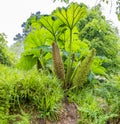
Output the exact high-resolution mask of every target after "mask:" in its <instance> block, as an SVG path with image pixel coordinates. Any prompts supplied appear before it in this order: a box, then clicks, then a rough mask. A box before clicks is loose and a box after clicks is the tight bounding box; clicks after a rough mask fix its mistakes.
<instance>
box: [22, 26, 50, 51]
mask: <svg viewBox="0 0 120 124" xmlns="http://www.w3.org/2000/svg"><path fill="white" fill-rule="evenodd" d="M50 41H52V40H51V35H50V33H49V32H48V31H46V30H45V29H44V28H40V29H38V30H33V31H32V32H31V33H29V35H28V36H27V37H26V39H25V41H24V49H25V50H29V49H31V48H36V47H38V46H41V45H45V44H51V42H50Z"/></svg>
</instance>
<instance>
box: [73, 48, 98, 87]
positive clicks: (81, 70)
mask: <svg viewBox="0 0 120 124" xmlns="http://www.w3.org/2000/svg"><path fill="white" fill-rule="evenodd" d="M95 54H96V50H95V49H92V51H91V53H90V54H89V56H87V57H86V58H85V59H84V60H83V61H82V63H81V64H80V65H78V68H77V69H76V73H75V74H74V75H75V76H74V77H73V85H74V86H75V87H76V88H79V87H82V86H83V85H84V84H85V83H86V82H87V81H88V75H89V73H90V70H91V66H92V62H93V58H94V56H95Z"/></svg>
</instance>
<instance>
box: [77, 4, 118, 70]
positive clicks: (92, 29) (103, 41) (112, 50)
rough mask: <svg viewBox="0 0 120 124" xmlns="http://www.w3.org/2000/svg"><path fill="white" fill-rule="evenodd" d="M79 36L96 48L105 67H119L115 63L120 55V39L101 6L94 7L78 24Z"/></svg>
mask: <svg viewBox="0 0 120 124" xmlns="http://www.w3.org/2000/svg"><path fill="white" fill-rule="evenodd" d="M78 30H79V38H80V39H81V40H83V39H85V41H87V43H88V45H89V47H90V48H95V49H96V51H97V56H100V57H101V59H102V60H104V61H103V64H102V65H103V67H105V68H108V66H109V69H108V70H110V71H111V68H112V67H113V66H114V67H116V68H118V65H119V64H117V63H115V60H116V58H117V57H118V52H119V50H120V47H119V39H118V36H117V34H116V32H115V29H114V28H113V27H112V25H111V24H110V23H109V22H107V21H106V20H105V17H104V16H102V13H101V10H100V6H99V5H98V6H96V7H93V8H92V9H91V10H89V11H88V15H87V17H86V18H85V19H83V20H81V21H80V22H79V24H78Z"/></svg>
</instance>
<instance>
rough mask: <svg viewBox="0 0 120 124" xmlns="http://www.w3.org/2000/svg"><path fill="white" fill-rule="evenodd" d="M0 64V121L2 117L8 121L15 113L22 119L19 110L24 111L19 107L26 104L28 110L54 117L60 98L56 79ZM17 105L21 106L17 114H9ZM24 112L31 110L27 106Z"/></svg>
mask: <svg viewBox="0 0 120 124" xmlns="http://www.w3.org/2000/svg"><path fill="white" fill-rule="evenodd" d="M0 68H1V72H0V104H1V106H0V117H2V118H0V123H2V122H4V121H5V122H6V124H7V123H8V121H10V122H11V121H12V120H14V119H15V117H16V116H17V117H20V118H21V119H23V122H25V118H23V117H22V116H20V115H19V114H21V115H23V116H24V115H25V113H24V111H23V110H22V109H23V108H25V106H26V105H27V106H31V110H32V108H34V109H36V110H37V112H38V118H39V117H40V118H49V119H51V118H52V119H56V118H57V114H58V113H59V109H60V105H61V102H60V101H61V100H62V98H63V91H62V89H61V86H60V83H59V81H58V79H56V78H55V77H51V75H49V74H48V73H45V72H39V73H38V72H37V71H35V70H31V71H29V72H26V71H25V72H24V71H19V70H17V69H13V68H8V67H4V66H2V65H0ZM13 75H14V76H13ZM16 109H20V111H18V115H16V116H15V115H11V114H10V113H11V112H14V111H15V110H16ZM11 110H12V111H11ZM31 110H30V111H31ZM21 112H22V113H21ZM27 112H28V114H31V113H29V110H28V111H27ZM9 114H10V115H9ZM21 119H20V120H21ZM26 121H27V120H26ZM21 123H22V122H21Z"/></svg>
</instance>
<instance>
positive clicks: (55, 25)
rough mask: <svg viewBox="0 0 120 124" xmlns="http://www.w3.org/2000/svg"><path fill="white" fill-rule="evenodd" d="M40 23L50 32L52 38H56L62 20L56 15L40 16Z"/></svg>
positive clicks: (59, 31)
mask: <svg viewBox="0 0 120 124" xmlns="http://www.w3.org/2000/svg"><path fill="white" fill-rule="evenodd" d="M40 22H41V24H42V25H43V26H44V27H45V28H46V29H47V30H48V31H49V32H50V33H51V35H52V36H53V38H54V39H53V40H57V39H56V38H57V36H58V35H59V34H60V33H61V30H60V26H61V25H62V22H61V21H60V20H59V19H58V18H57V17H56V16H52V15H49V16H42V17H41V19H40Z"/></svg>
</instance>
